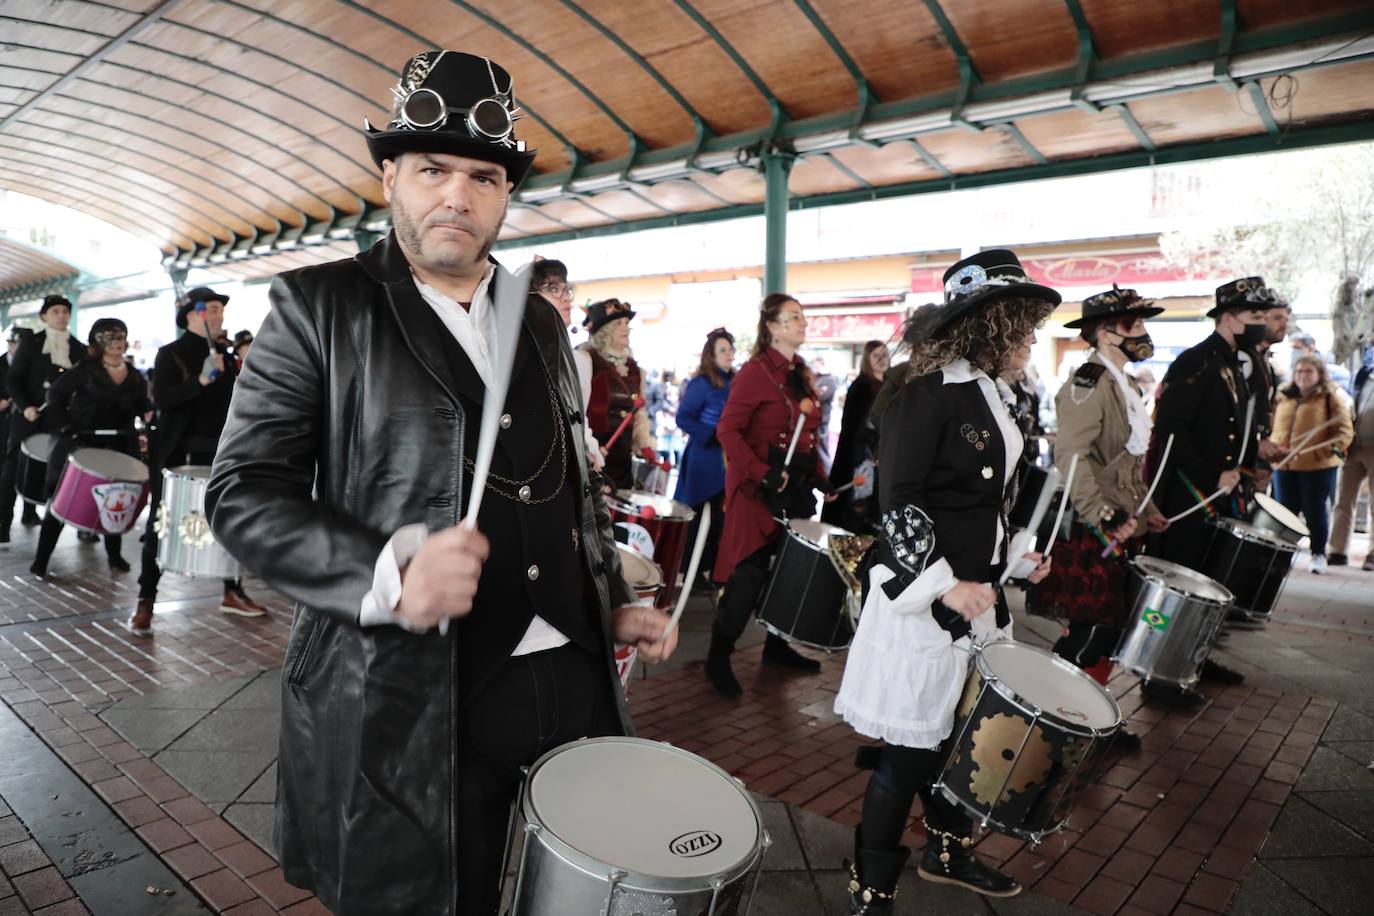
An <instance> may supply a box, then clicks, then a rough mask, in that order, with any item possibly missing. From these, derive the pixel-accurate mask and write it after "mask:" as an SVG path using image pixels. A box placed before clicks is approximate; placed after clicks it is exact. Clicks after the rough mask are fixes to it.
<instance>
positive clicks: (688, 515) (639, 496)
mask: <svg viewBox="0 0 1374 916" xmlns="http://www.w3.org/2000/svg"><path fill="white" fill-rule="evenodd" d="M606 502H608V503H610V504H611V505H613V506H615V507H616V508H618V509H620V510H621V511H622V512H629V513H633V514H635V515H638V514H640V510H642V509H643V508H644V507H645V506H651V507H653V510H654V514H655V515H656V516H657V517H658V518H672V519H678V520H681V521H684V522H690V521H691V520H692V519H693V518H695V517H696V513H695V512H693V511H692V507H691V506H685V505H683V504H682V503H680V502H678V501H677V500H675V499H669V498H668V497H666V496H655V495H654V494H653V493H644V492H642V491H640V490H616V491H615V493H614V494H613V495H611V496H607V497H606Z"/></svg>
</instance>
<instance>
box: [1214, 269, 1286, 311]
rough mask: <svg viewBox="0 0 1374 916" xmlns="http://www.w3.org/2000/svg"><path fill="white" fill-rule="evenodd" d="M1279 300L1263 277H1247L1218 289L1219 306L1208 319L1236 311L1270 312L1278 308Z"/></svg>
mask: <svg viewBox="0 0 1374 916" xmlns="http://www.w3.org/2000/svg"><path fill="white" fill-rule="evenodd" d="M1279 304H1280V303H1279V298H1278V296H1276V295H1274V291H1273V290H1272V289H1270V288H1269V287H1267V286H1265V285H1264V278H1263V277H1245V278H1243V279H1240V280H1232V281H1231V282H1230V283H1225V284H1222V285H1221V286H1218V287H1217V304H1216V305H1214V306H1212V308H1211V309H1210V310H1208V312H1207V317H1208V318H1219V317H1220V316H1221V313H1222V312H1230V311H1234V310H1236V309H1261V310H1268V309H1271V308H1274V307H1276V306H1278V305H1279Z"/></svg>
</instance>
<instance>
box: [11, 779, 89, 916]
mask: <svg viewBox="0 0 1374 916" xmlns="http://www.w3.org/2000/svg"><path fill="white" fill-rule="evenodd" d="M89 912H90V911H89V910H87V909H86V907H85V906H84V905H82V903H81V901H80V900H78V899H76V891H74V890H72V887H71V885H70V884H68V883H67V882H66V879H64V878H63V877H62V875H61V874H60V873H58V871H57V869H56V868H55V867H54V866H53V864H52V860H51V859H49V858H48V856H47V854H46V853H44V852H43V850H42V849H41V848H40V847H39V845H38V844H37V843H35V842H34V841H33V837H32V836H31V835H30V834H29V831H28V830H27V829H26V828H25V827H24V824H23V822H22V821H20V819H19V818H18V817H16V816H15V815H14V813H13V812H12V811H10V809H9V806H8V805H6V804H5V801H4V799H0V916H28V914H30V913H32V914H34V916H86V914H87V913H89Z"/></svg>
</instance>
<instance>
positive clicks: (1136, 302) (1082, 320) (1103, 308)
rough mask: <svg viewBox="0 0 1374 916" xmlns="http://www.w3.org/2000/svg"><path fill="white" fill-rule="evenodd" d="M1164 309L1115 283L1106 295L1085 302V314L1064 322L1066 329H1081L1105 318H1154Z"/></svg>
mask: <svg viewBox="0 0 1374 916" xmlns="http://www.w3.org/2000/svg"><path fill="white" fill-rule="evenodd" d="M1163 311H1164V309H1162V308H1160V307H1159V306H1157V305H1155V304H1154V300H1153V299H1145V298H1142V297H1141V295H1140V293H1138V292H1136V291H1135V290H1133V289H1122V288H1121V287H1119V286H1117V285H1116V284H1115V283H1113V284H1112V288H1111V289H1109V290H1107V291H1106V292H1105V293H1098V294H1097V295H1095V296H1089V297H1088V298H1086V299H1084V300H1083V314H1082V316H1081V317H1079V318H1075V319H1074V320H1073V321H1066V322H1064V327H1066V328H1081V327H1083V326H1084V325H1085V324H1091V323H1092V322H1094V321H1100V320H1101V319H1103V318H1115V317H1117V316H1130V317H1132V318H1153V317H1155V316H1156V315H1158V314H1160V313H1161V312H1163Z"/></svg>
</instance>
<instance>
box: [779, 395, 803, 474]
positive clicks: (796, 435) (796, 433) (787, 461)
mask: <svg viewBox="0 0 1374 916" xmlns="http://www.w3.org/2000/svg"><path fill="white" fill-rule="evenodd" d="M800 406H801V405H798V409H800ZM805 422H806V411H804V410H802V411H801V412H800V413H798V414H797V428H796V429H794V430H792V443H791V444H790V445H788V446H787V457H786V458H784V459H783V460H782V469H783V470H784V471H785V470H787V469H788V468H789V467H790V466H791V465H792V453H793V452H795V451H796V450H797V440H798V439H800V438H801V431H802V424H803V423H805Z"/></svg>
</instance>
